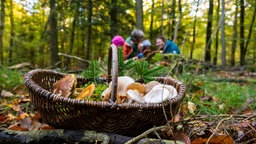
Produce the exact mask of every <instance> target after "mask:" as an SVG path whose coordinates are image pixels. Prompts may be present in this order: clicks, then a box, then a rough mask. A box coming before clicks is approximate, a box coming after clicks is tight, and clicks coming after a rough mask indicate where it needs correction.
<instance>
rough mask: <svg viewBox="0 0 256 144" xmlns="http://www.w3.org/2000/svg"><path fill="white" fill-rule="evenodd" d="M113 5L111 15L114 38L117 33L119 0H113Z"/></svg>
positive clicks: (111, 29) (111, 32)
mask: <svg viewBox="0 0 256 144" xmlns="http://www.w3.org/2000/svg"><path fill="white" fill-rule="evenodd" d="M110 5H111V7H110V10H109V15H110V37H111V39H112V38H113V36H114V35H117V28H118V27H117V26H116V24H117V13H118V11H117V8H118V7H117V0H111V4H110Z"/></svg>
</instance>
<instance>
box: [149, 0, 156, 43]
mask: <svg viewBox="0 0 256 144" xmlns="http://www.w3.org/2000/svg"><path fill="white" fill-rule="evenodd" d="M151 10H152V13H151V15H150V16H151V20H150V27H149V38H150V39H151V40H153V39H154V34H153V33H154V32H153V29H154V28H153V24H154V14H155V0H152V5H151Z"/></svg>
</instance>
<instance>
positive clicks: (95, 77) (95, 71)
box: [81, 61, 100, 84]
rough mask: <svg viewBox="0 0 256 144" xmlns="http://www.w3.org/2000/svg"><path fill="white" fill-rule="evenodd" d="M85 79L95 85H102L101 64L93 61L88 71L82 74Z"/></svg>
mask: <svg viewBox="0 0 256 144" xmlns="http://www.w3.org/2000/svg"><path fill="white" fill-rule="evenodd" d="M81 75H82V76H83V77H85V78H87V79H89V81H91V82H94V83H95V84H97V83H100V80H99V78H100V64H99V62H98V61H91V62H90V63H89V67H88V69H87V70H84V71H83V72H82V74H81Z"/></svg>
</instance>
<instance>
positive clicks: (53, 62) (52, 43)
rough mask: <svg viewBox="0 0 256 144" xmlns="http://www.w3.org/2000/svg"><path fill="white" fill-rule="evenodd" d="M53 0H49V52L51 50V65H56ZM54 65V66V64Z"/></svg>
mask: <svg viewBox="0 0 256 144" xmlns="http://www.w3.org/2000/svg"><path fill="white" fill-rule="evenodd" d="M55 4H56V3H55V0H50V19H49V24H50V29H49V34H50V37H49V38H50V40H49V43H50V52H51V66H52V67H56V66H57V67H58V65H56V64H57V62H58V61H59V57H58V30H57V19H56V18H57V11H56V8H55ZM55 65H56V66H55Z"/></svg>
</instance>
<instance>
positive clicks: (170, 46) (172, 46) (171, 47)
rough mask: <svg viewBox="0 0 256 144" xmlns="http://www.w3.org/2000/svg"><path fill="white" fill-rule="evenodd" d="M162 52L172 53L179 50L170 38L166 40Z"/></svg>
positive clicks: (177, 52) (176, 52)
mask: <svg viewBox="0 0 256 144" xmlns="http://www.w3.org/2000/svg"><path fill="white" fill-rule="evenodd" d="M164 53H165V54H166V53H173V54H180V50H179V48H178V46H177V45H176V44H175V43H173V42H172V41H170V40H166V42H165V47H164Z"/></svg>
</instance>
